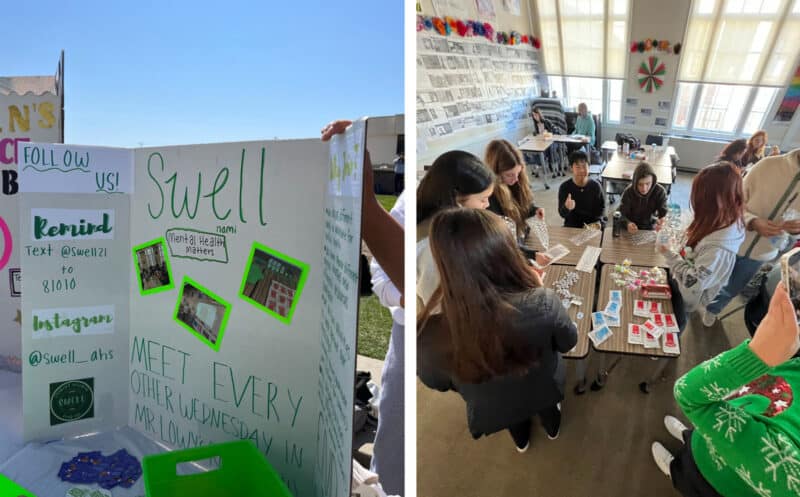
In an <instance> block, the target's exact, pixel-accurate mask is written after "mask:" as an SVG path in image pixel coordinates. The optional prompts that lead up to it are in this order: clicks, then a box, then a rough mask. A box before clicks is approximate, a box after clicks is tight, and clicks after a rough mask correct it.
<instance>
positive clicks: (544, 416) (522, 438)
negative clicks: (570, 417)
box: [508, 406, 561, 447]
mask: <svg viewBox="0 0 800 497" xmlns="http://www.w3.org/2000/svg"><path fill="white" fill-rule="evenodd" d="M537 414H538V415H539V419H540V420H541V421H542V426H543V427H544V429H545V430H547V431H548V432H554V431H556V430H557V429H558V427H559V426H560V425H561V411H559V410H558V407H556V406H551V407H548V408H547V409H544V410H542V411H539V412H538V413H537ZM532 422H533V420H531V419H526V420H525V421H523V422H521V423H518V424H515V425H514V426H509V427H508V432H509V433H511V438H513V439H514V443H515V444H517V447H525V445H527V443H528V441H529V440H530V439H531V424H532Z"/></svg>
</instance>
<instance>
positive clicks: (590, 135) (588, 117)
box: [586, 114, 595, 146]
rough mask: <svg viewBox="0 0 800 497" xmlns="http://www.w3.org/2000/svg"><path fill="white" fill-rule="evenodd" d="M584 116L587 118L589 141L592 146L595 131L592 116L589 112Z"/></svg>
mask: <svg viewBox="0 0 800 497" xmlns="http://www.w3.org/2000/svg"><path fill="white" fill-rule="evenodd" d="M586 118H587V119H588V120H589V143H591V144H592V146H594V133H595V126H594V117H592V115H591V114H587V115H586Z"/></svg>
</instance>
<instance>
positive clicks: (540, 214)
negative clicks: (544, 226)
mask: <svg viewBox="0 0 800 497" xmlns="http://www.w3.org/2000/svg"><path fill="white" fill-rule="evenodd" d="M536 217H538V218H539V219H541V220H542V221H544V209H543V208H541V207H539V208H538V209H536Z"/></svg>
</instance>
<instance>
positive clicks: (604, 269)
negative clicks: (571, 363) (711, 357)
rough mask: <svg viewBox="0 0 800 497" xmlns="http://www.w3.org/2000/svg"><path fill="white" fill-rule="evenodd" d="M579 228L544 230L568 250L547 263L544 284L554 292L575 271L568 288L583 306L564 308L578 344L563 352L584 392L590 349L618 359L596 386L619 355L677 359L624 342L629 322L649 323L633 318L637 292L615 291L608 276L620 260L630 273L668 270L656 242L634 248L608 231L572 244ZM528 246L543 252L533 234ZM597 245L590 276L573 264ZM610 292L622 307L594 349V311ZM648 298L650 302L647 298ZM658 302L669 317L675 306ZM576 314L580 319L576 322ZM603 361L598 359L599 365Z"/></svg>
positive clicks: (625, 237)
mask: <svg viewBox="0 0 800 497" xmlns="http://www.w3.org/2000/svg"><path fill="white" fill-rule="evenodd" d="M582 231H583V228H566V227H562V226H548V232H549V239H550V246H554V245H556V244H559V243H560V244H562V245H563V246H564V247H566V248H567V249H569V251H570V252H569V253H568V254H567V255H565V256H564V257H563V258H561V259H559V260H558V261H556V263H554V264H551V265H549V266H548V267H547V268H546V269H545V274H544V284H545V286H546V287H548V288H553V285H554V284H555V283H556V282H557V281H558V280H559V279H561V278H562V277H563V276H564V275H565V274H567V273H568V272H575V273H577V274H578V281H577V282H576V283H575V284H573V285H572V287H571V288H570V292H571V293H572V294H573V295H575V296H578V297H580V298H581V300H582V301H583V303H582V304H581V305H580V306H575V305H570V306H569V308H568V309H567V312H568V314H569V317H570V318H571V319H572V321H574V322H575V324H576V325H577V327H578V343H577V344H576V346H575V348H573V349H572V350H571V351H570V352H568V353H567V354H564V357H565V358H568V359H576V360H578V385H577V386H576V391H579V392H581V393H582V391H583V390H584V389H585V386H586V362H587V358H588V356H589V353H590V351H592V350H594V351H595V352H600V353H604V354H616V355H617V358H616V359H617V360H616V361H615V362H614V363H613V365H612V366H611V367H610V368H608V370H606V369H605V368H602V367H601V368H600V372H599V374H598V379H597V380H596V382H599V383H600V386H602V383H603V381H604V378H605V377H606V376H607V371H609V370H611V369H613V368H614V366H616V364H617V362H618V360H619V358H620V357H621V356H623V355H632V356H645V357H652V358H676V357H678V355H674V354H666V353H664V352H663V350H662V349H661V348H660V347H659V348H649V349H648V348H645V347H644V346H643V345H635V344H630V343H628V324H629V323H634V324H642V323H644V322H645V321H646V320H647V319H645V318H641V317H639V316H634V315H633V308H634V305H633V301H634V300H635V299H640V300H647V299H643V297H641V296H640V292H639V291H631V290H629V289H627V288H624V287H618V286H616V285H615V284H614V281H613V279H612V273H613V271H614V265H615V264H621V263H622V261H623V260H625V259H629V260H630V261H631V269H634V270H636V271H639V270H642V269H652V268H653V267H655V266H657V267H661V268H666V267H667V263H666V259H665V258H664V257H663V256H662V255H661V254H660V253H658V252H656V251H655V244H654V243H646V244H642V245H638V246H637V245H635V244H634V243H633V241H632V239H631V235H630V234H628V232H627V231H624V230H623V232H622V233H621V234H620V236H619V237H617V238H614V237H613V236H612V232H611V228H606V229H605V232H604V233H602V234H601V235H600V236H596V237H594V238H592V239H590V240H589V241H588V242H586V243H584V244H583V245H580V246H578V245H575V244H573V243H572V242H571V241H570V239H571V238H573V237H575V236H576V235H578V234H580V233H581V232H582ZM525 244H526V247H527V248H530V249H533V250H537V251H540V250H544V247H542V246H541V244H540V243H539V241H538V239H537V238H536V236H535V235H533V234H531V235H529V236H528V238H527V240H526V241H525ZM590 245H591V246H595V247H600V248H601V250H602V252H601V253H600V260H599V263H598V266H599V274H598V269H597V268H596V269H594V270H593V271H592V272H591V273H586V272H583V271H578V270H577V269H576V268H575V265H576V264H577V263H578V260H579V259H580V258H581V255H583V251H584V250H585V248H586V246H590ZM611 290H621V291H622V309H621V312H620V326H619V327H614V328H611V331H612V332H613V335H612V336H611V337H610V338H608V339H607V340H606V341H604V342H603V343H601V344H600V345H599V346H597V347H595V346H594V345H593V344H592V343H591V340H590V339H589V336H588V333H589V331H591V328H592V312H595V311H602V310H603V309H605V307H606V305H607V304H608V300H609V292H610V291H611ZM651 300H652V299H651ZM657 301H658V302H660V303H661V306H662V310H663V313H664V314H672V313H674V311H673V306H672V301H671V300H670V299H660V300H657ZM579 313H580V318H579ZM603 359H604V358H601V362H602V360H603ZM665 366H666V364H665V363H663V362H662V363H661V364H660V365H659V367H658V368H656V369H657V370H658V371H657V373H656V374H655V375H653V377H652V378H648V379H644V381H643V382H642V384H644V386H642V384H640V388H643V389H646V388H647V387H648V386H647V385H649V383H651V382H652V381H653V380H654V379H655V377H657V376H658V375H660V374H661V372H662V371H663V369H664V367H665Z"/></svg>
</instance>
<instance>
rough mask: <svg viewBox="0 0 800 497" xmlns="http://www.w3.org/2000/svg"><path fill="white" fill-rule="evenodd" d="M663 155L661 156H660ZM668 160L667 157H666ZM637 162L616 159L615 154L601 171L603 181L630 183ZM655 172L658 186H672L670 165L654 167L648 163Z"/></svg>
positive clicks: (654, 165)
mask: <svg viewBox="0 0 800 497" xmlns="http://www.w3.org/2000/svg"><path fill="white" fill-rule="evenodd" d="M662 155H663V154H662ZM667 158H669V157H667ZM639 162H641V161H639V160H631V159H618V158H617V152H614V157H612V158H611V160H609V161H608V165H607V166H606V167H605V169H603V179H606V180H612V181H631V179H632V178H633V171H634V170H635V169H636V166H638V165H639ZM650 165H651V166H653V169H654V170H655V172H656V179H657V181H658V183H659V184H660V185H672V164H671V163H670V165H667V166H663V165H656V164H654V163H653V162H650Z"/></svg>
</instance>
